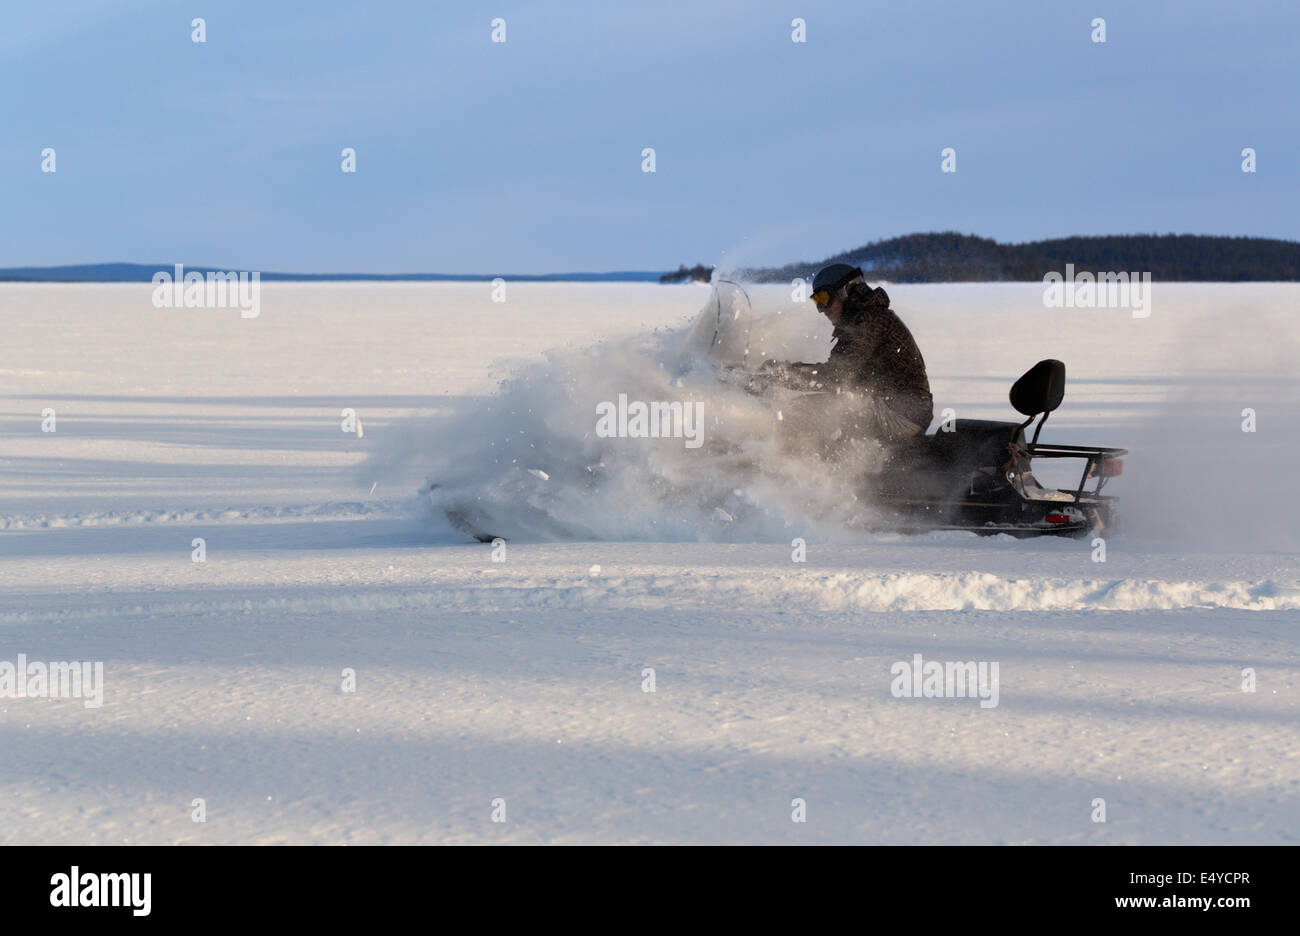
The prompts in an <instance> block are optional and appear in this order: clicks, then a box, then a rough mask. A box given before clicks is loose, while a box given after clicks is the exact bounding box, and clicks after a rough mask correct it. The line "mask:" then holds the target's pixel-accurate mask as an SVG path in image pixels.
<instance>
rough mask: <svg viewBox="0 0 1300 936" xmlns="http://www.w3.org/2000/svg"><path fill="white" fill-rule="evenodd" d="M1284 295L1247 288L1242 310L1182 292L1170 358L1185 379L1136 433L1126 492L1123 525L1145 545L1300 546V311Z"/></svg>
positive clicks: (1259, 549)
mask: <svg viewBox="0 0 1300 936" xmlns="http://www.w3.org/2000/svg"><path fill="white" fill-rule="evenodd" d="M1165 288H1166V290H1169V287H1168V286H1166V287H1165ZM1274 288H1275V287H1269V286H1265V285H1264V284H1250V285H1243V286H1241V287H1240V288H1238V289H1236V290H1234V292H1233V293H1232V294H1231V295H1232V296H1233V299H1234V307H1233V308H1231V309H1230V310H1228V309H1223V308H1222V307H1221V306H1222V303H1223V299H1222V297H1221V296H1216V297H1213V298H1202V297H1200V296H1197V295H1191V296H1187V295H1182V294H1180V293H1178V292H1174V291H1173V290H1170V291H1171V292H1173V300H1174V301H1178V304H1179V305H1180V306H1181V308H1182V313H1183V314H1182V316H1181V318H1178V319H1176V320H1175V324H1173V325H1172V326H1171V327H1170V329H1169V331H1170V337H1169V338H1168V339H1166V343H1165V344H1164V345H1163V346H1162V347H1161V355H1162V357H1163V359H1164V361H1166V362H1167V363H1166V365H1165V366H1166V367H1170V368H1172V367H1177V368H1179V369H1180V370H1181V371H1182V374H1181V375H1179V376H1178V377H1176V378H1173V379H1172V380H1171V381H1170V382H1171V383H1173V385H1174V387H1175V392H1174V393H1173V394H1172V396H1171V398H1170V399H1168V400H1166V401H1165V402H1164V403H1163V404H1161V405H1160V406H1159V407H1158V409H1157V411H1156V412H1155V413H1154V414H1153V415H1152V417H1151V418H1150V419H1149V420H1147V421H1146V422H1145V424H1144V425H1142V426H1141V427H1140V428H1139V429H1138V430H1137V431H1135V432H1134V433H1133V434H1132V436H1131V441H1130V442H1129V443H1128V445H1127V447H1128V448H1129V449H1130V450H1131V452H1130V454H1129V455H1128V456H1127V457H1126V458H1125V471H1124V477H1122V478H1119V479H1117V480H1116V485H1115V488H1116V489H1115V493H1117V494H1119V495H1120V496H1121V498H1122V499H1121V502H1120V516H1121V529H1122V531H1123V532H1124V533H1125V534H1126V535H1128V536H1131V537H1132V538H1133V539H1134V540H1135V541H1139V542H1142V541H1146V542H1149V543H1150V544H1151V545H1152V546H1155V547H1168V546H1175V547H1177V548H1178V549H1179V550H1180V551H1185V552H1220V551H1232V552H1242V553H1268V552H1282V553H1293V552H1295V551H1296V550H1297V549H1298V548H1300V500H1297V498H1296V496H1295V491H1294V490H1293V488H1294V477H1295V466H1296V439H1297V438H1300V389H1298V386H1300V385H1297V382H1296V379H1295V377H1294V363H1293V362H1294V360H1295V356H1296V354H1297V352H1300V338H1298V337H1297V332H1296V330H1295V325H1294V311H1293V309H1294V306H1293V305H1288V304H1287V303H1285V302H1278V301H1277V300H1276V295H1277V294H1276V293H1275V292H1273V289H1274ZM1191 290H1192V287H1191V286H1188V287H1186V291H1187V292H1190V291H1191ZM1179 300H1180V301H1179ZM1172 304H1173V301H1171V302H1170V305H1172ZM1207 308H1208V310H1209V314H1206V312H1205V311H1202V310H1205V309H1207ZM1193 310H1194V311H1196V312H1199V313H1200V314H1198V315H1191V314H1189V313H1190V312H1191V311H1193ZM1171 318H1172V316H1171ZM1247 323H1248V324H1247ZM1121 481H1122V482H1125V483H1124V484H1123V485H1122V486H1121V485H1120V484H1119V482H1121Z"/></svg>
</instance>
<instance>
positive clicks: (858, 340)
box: [783, 283, 934, 432]
mask: <svg viewBox="0 0 1300 936" xmlns="http://www.w3.org/2000/svg"><path fill="white" fill-rule="evenodd" d="M831 336H832V337H833V338H834V339H835V344H834V345H833V346H832V347H831V353H830V357H829V359H827V361H826V363H824V364H789V365H786V371H785V375H784V380H783V382H785V383H787V384H789V385H790V386H794V387H798V388H801V389H825V390H832V389H833V390H841V391H843V390H847V391H852V392H857V393H862V394H865V395H868V396H870V397H871V398H872V399H873V400H874V402H875V403H876V404H878V405H881V406H884V407H886V408H888V409H889V410H892V411H893V412H895V413H897V414H899V415H901V416H903V417H904V418H906V419H907V420H908V421H910V422H913V423H915V424H916V425H918V426H920V430H919V431H920V432H924V431H925V429H926V427H927V426H929V425H930V420H931V419H933V418H934V398H933V397H932V396H931V395H930V381H929V379H928V378H927V377H926V375H925V360H924V359H923V358H922V357H921V350H920V348H918V347H917V346H916V340H915V339H914V338H912V333H911V332H910V331H908V330H907V326H906V325H904V324H903V321H902V319H900V318H899V317H898V316H897V315H896V314H895V313H894V312H893V310H891V309H890V308H889V294H888V293H886V292H885V291H884V290H883V289H880V288H876V289H872V288H871V287H870V286H868V285H867V284H866V283H858V284H855V285H854V286H852V287H851V288H850V290H849V294H848V295H847V296H846V297H845V299H844V316H843V317H842V318H841V319H840V324H839V325H837V326H835V331H834V332H832V333H831Z"/></svg>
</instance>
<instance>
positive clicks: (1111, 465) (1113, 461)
mask: <svg viewBox="0 0 1300 936" xmlns="http://www.w3.org/2000/svg"><path fill="white" fill-rule="evenodd" d="M1123 473H1124V459H1122V458H1107V459H1106V460H1105V461H1103V462H1102V463H1101V476H1102V477H1103V478H1118V477H1119V476H1120V475H1122V474H1123Z"/></svg>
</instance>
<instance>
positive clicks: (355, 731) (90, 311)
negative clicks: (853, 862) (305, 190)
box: [0, 284, 1300, 844]
mask: <svg viewBox="0 0 1300 936" xmlns="http://www.w3.org/2000/svg"><path fill="white" fill-rule="evenodd" d="M889 289H890V293H891V295H892V296H893V298H894V307H895V308H896V309H898V310H899V311H900V313H901V314H902V315H903V317H904V319H905V320H906V321H907V322H908V323H909V325H910V326H911V327H912V329H913V331H914V333H915V334H916V337H917V339H918V342H919V343H920V345H921V348H922V350H923V351H924V353H925V356H926V359H927V363H928V365H929V369H930V373H931V378H932V384H933V387H934V392H935V401H936V410H942V409H943V408H945V407H952V408H954V409H955V410H956V413H957V415H958V416H960V417H976V418H978V417H985V418H1012V413H1011V411H1010V408H1009V406H1008V405H1007V403H1006V392H1007V389H1008V387H1009V385H1010V383H1011V381H1012V380H1013V379H1014V378H1015V377H1016V376H1018V375H1019V374H1020V373H1021V372H1022V371H1023V370H1025V368H1027V367H1028V366H1029V365H1030V364H1032V363H1033V362H1034V361H1036V360H1038V359H1040V358H1045V357H1058V358H1061V359H1063V360H1065V361H1066V362H1067V364H1068V366H1069V375H1070V377H1069V385H1068V387H1067V390H1066V400H1065V404H1064V406H1063V407H1062V409H1061V410H1060V411H1059V412H1058V413H1056V414H1054V415H1053V416H1052V418H1051V419H1050V420H1049V422H1048V424H1047V428H1046V429H1045V430H1044V439H1045V440H1047V441H1056V442H1077V443H1084V444H1088V443H1091V444H1108V445H1118V446H1125V447H1127V448H1129V449H1131V450H1132V454H1131V455H1130V456H1129V457H1128V458H1127V459H1126V460H1125V473H1124V475H1123V476H1122V477H1120V478H1118V479H1116V480H1115V481H1114V482H1113V487H1112V491H1113V493H1116V494H1118V495H1120V496H1121V497H1122V498H1123V501H1122V508H1123V516H1124V523H1125V526H1124V529H1123V530H1122V531H1121V532H1120V533H1118V534H1117V535H1114V536H1111V537H1109V538H1108V539H1107V542H1106V560H1105V562H1096V561H1094V555H1095V550H1094V547H1093V546H1092V544H1091V543H1090V542H1089V541H1087V540H1082V541H1074V540H1070V541H1032V540H1031V541H1019V540H1012V539H1009V538H1005V537H993V538H979V537H975V536H973V535H969V534H961V533H944V534H930V535H925V536H917V537H903V536H889V535H880V534H875V535H869V534H843V533H837V532H836V531H835V529H834V527H833V524H831V523H829V522H824V521H826V517H827V516H832V515H831V514H825V515H823V517H822V520H821V521H817V522H814V520H813V519H809V520H808V521H807V522H806V523H803V522H801V520H800V519H799V514H798V507H799V503H804V502H807V501H803V502H800V501H798V499H797V498H794V499H791V498H783V497H782V491H781V484H780V483H775V482H771V481H769V482H768V483H767V486H766V488H764V487H763V486H762V485H760V484H757V483H756V484H755V486H754V488H753V491H750V490H749V489H746V490H745V491H743V492H742V494H743V495H744V496H745V497H748V498H749V501H748V503H749V505H750V506H751V507H752V508H753V512H754V517H753V518H751V519H750V520H748V521H747V520H746V519H745V518H742V517H740V516H739V515H737V516H736V517H735V518H734V523H728V522H727V521H726V520H725V519H723V520H720V519H719V518H718V515H717V514H716V513H711V512H709V511H706V510H703V509H700V510H698V511H697V513H698V515H696V514H694V513H692V512H691V511H692V510H695V509H696V508H697V507H698V506H699V505H695V504H691V503H687V502H682V501H675V502H673V503H672V504H671V505H669V506H668V507H665V506H664V505H663V504H660V503H658V502H656V501H655V500H653V499H651V498H649V496H648V495H647V494H645V493H644V491H643V490H642V487H643V486H644V485H646V484H648V483H649V481H650V480H652V478H651V476H652V475H654V474H655V472H658V473H659V475H663V474H664V473H665V472H669V473H672V472H676V474H675V475H674V478H675V479H676V480H677V481H678V482H681V481H682V478H683V477H686V478H687V480H689V475H682V474H681V472H683V471H685V472H689V470H690V462H689V453H687V452H686V451H685V450H684V449H682V450H680V451H678V450H674V454H673V455H672V458H671V459H670V460H659V459H660V456H658V455H656V456H653V457H651V456H645V455H643V453H642V452H641V450H632V451H635V452H636V453H637V454H635V455H634V456H633V457H632V458H630V459H627V460H626V461H625V462H623V463H617V464H615V463H613V462H612V463H611V464H614V465H615V468H616V469H617V470H618V471H619V473H618V474H617V475H616V476H615V480H616V481H617V482H618V483H617V484H614V485H612V486H611V487H610V489H609V491H608V493H605V494H602V495H601V496H600V497H599V498H598V499H596V500H594V501H588V502H587V503H586V506H585V510H586V513H585V515H584V516H583V518H582V519H583V521H584V524H585V525H586V527H587V528H588V529H591V528H593V527H594V528H596V529H597V531H598V532H599V533H600V534H601V535H603V536H606V537H611V538H610V539H604V540H589V541H582V540H580V541H569V542H549V543H548V542H529V541H518V542H511V543H509V544H507V546H506V547H505V556H504V561H501V562H496V561H493V547H491V546H488V545H480V544H477V543H472V542H469V541H468V540H467V539H466V538H465V537H464V536H462V535H460V534H458V533H456V532H455V531H454V530H451V529H449V528H448V527H447V526H446V524H445V523H439V522H435V523H433V524H430V523H429V522H428V521H427V519H426V518H425V517H423V516H422V515H421V513H420V511H419V510H418V505H417V499H416V497H415V491H416V488H417V486H418V484H419V482H420V481H421V480H422V479H423V478H422V475H421V472H423V471H424V470H425V468H426V467H427V464H429V463H433V464H437V463H439V460H441V464H442V465H443V466H444V470H448V469H447V466H451V467H452V468H456V469H459V470H460V471H461V474H462V475H464V476H465V477H464V478H463V479H462V483H465V484H472V483H473V481H474V479H475V477H476V476H479V475H483V476H484V483H485V484H486V483H489V482H490V480H491V479H489V478H487V477H486V475H487V473H488V472H489V469H490V468H491V467H492V466H494V465H496V464H497V462H499V461H502V460H501V459H498V460H496V461H492V460H482V461H480V460H478V458H479V456H477V455H476V454H475V453H476V452H480V451H483V450H484V446H487V447H489V448H491V447H492V446H493V445H494V444H500V445H504V444H505V443H506V442H507V441H508V440H506V439H505V438H504V434H505V433H506V432H507V431H508V432H511V433H514V432H515V429H514V427H515V426H516V425H519V426H520V427H521V428H520V429H519V430H518V431H519V432H521V433H525V432H526V433H528V434H527V435H525V436H523V437H524V438H528V439H531V440H532V441H530V442H529V443H528V445H540V444H542V440H541V436H542V435H545V434H547V433H551V438H553V439H554V440H558V441H557V442H555V444H554V450H553V451H550V452H545V451H543V452H541V454H539V455H538V460H539V464H537V465H532V464H526V463H524V464H520V465H519V466H518V467H519V468H521V469H527V468H539V469H540V468H545V467H546V464H543V463H541V462H545V460H546V459H547V458H554V457H557V454H556V453H557V452H558V451H559V450H560V449H561V448H563V444H565V440H566V439H569V438H570V437H571V435H572V433H574V432H575V427H578V428H579V429H580V428H581V426H582V425H584V422H583V421H584V420H588V421H592V422H594V413H589V412H586V411H584V412H578V413H566V412H564V411H563V408H564V406H565V405H567V404H568V403H572V402H573V401H574V400H578V399H581V398H582V397H583V394H587V393H591V392H603V391H604V390H606V389H607V390H608V393H609V396H608V398H609V399H613V398H614V397H615V396H616V394H617V393H619V392H620V391H626V390H627V389H628V386H633V387H635V386H642V387H643V388H644V387H645V382H646V381H649V382H650V383H653V382H654V381H655V380H657V379H659V378H658V377H656V376H655V374H654V368H655V367H656V366H657V363H661V362H656V361H654V360H653V356H654V353H655V350H654V349H655V348H656V347H658V348H669V347H672V346H673V344H674V342H677V341H679V339H680V337H681V335H682V334H684V329H685V328H686V327H687V326H688V325H689V323H690V321H691V319H692V317H693V314H694V313H695V311H696V310H698V309H699V308H700V307H701V306H702V305H703V303H704V301H705V299H706V297H707V288H705V287H699V286H695V287H690V286H682V287H660V286H654V285H572V284H511V285H510V286H509V293H508V301H506V302H504V303H494V302H493V301H492V298H491V287H490V285H488V284H437V285H411V284H401V285H389V284H384V285H379V284H333V285H301V284H267V285H264V286H263V287H262V301H261V314H260V316H259V317H258V318H256V319H242V318H241V317H240V315H239V312H238V311H237V310H218V309H189V310H171V309H156V308H154V307H153V305H152V304H151V302H150V291H151V290H150V287H148V286H147V285H146V286H137V285H111V286H110V285H85V286H67V285H64V286H54V285H50V286H45V285H40V286H37V285H13V284H9V285H0V326H2V327H3V335H4V341H3V343H2V344H0V665H2V664H3V663H4V662H5V661H9V662H10V663H16V662H17V659H18V655H19V654H25V656H26V658H27V659H28V660H37V661H102V662H103V664H104V685H103V704H102V706H100V707H98V708H93V707H92V708H88V707H86V706H85V704H84V703H83V701H81V700H77V699H56V700H50V699H40V698H0V738H2V739H3V749H4V752H5V756H4V757H3V759H0V842H2V843H20V842H27V843H81V842H92V843H99V842H102V843H117V842H133V843H136V842H180V843H209V842H211V843H263V842H308V843H370V842H418V843H436V842H449V843H454V842H486V843H490V842H789V843H796V842H861V843H903V842H924V843H942V842H965V843H982V842H1008V843H1012V842H1059V843H1087V844H1101V843H1155V842H1175V843H1178V842H1185V843H1198V842H1242V843H1251V842H1292V843H1294V842H1295V841H1296V840H1297V838H1300V579H1298V576H1300V545H1298V544H1300V534H1298V533H1297V531H1300V508H1298V507H1297V498H1296V497H1295V495H1294V492H1293V490H1292V486H1293V478H1294V470H1295V464H1296V454H1297V452H1296V446H1297V439H1300V434H1298V432H1300V395H1298V394H1297V383H1296V379H1295V363H1294V362H1295V360H1296V359H1297V353H1298V352H1300V338H1298V336H1300V327H1297V324H1296V318H1295V316H1296V312H1297V309H1298V308H1300V288H1298V287H1296V286H1294V285H1270V284H1254V285H1212V286H1204V285H1196V286H1192V285H1159V284H1157V285H1156V287H1155V294H1154V299H1153V304H1152V313H1151V315H1150V317H1149V318H1146V319H1134V318H1133V317H1132V316H1131V315H1130V313H1129V312H1127V311H1124V310H1077V309H1047V308H1044V306H1043V303H1042V301H1041V293H1042V288H1041V287H1040V286H1034V285H997V286H911V287H905V286H891V287H889ZM784 314H785V315H787V316H791V317H792V318H791V320H792V321H794V322H795V324H796V327H795V331H796V332H798V333H799V335H801V336H802V337H803V338H804V339H805V340H806V341H807V343H809V344H810V345H812V346H816V345H818V343H821V344H823V345H824V342H825V340H826V336H825V326H823V325H822V324H821V322H820V320H819V319H818V318H817V316H816V315H815V314H814V313H812V312H810V311H809V310H808V309H807V307H805V308H804V309H803V310H802V311H798V310H786V312H785V313H784ZM800 316H802V317H800ZM656 329H657V330H658V332H657V334H656V333H655V330H656ZM646 335H650V336H651V338H650V339H648V340H647V341H646V342H642V343H640V344H638V343H636V342H634V341H632V340H631V339H634V338H635V337H636V336H646ZM598 341H603V342H604V343H603V344H602V345H601V346H600V347H599V348H597V349H596V350H583V349H586V348H588V347H589V346H591V345H593V344H595V343H596V342H598ZM552 348H562V349H564V350H562V351H561V352H560V353H558V354H557V355H553V356H551V357H550V358H549V359H545V360H544V359H543V352H545V351H547V350H548V349H552ZM638 355H639V357H638ZM647 355H649V357H647ZM638 362H639V363H638ZM641 365H645V366H644V367H643V368H642V370H643V371H644V372H638V373H633V371H636V370H637V369H638V367H640V366H641ZM512 374H515V375H517V379H515V380H514V381H513V382H512V383H509V384H508V385H507V386H506V387H505V388H504V389H502V390H500V391H499V390H498V383H499V381H500V380H501V379H502V378H506V377H509V376H511V375H512ZM619 374H625V375H628V376H627V386H624V385H623V384H620V383H619V379H620V378H618V376H617V375H619ZM638 381H640V382H641V383H640V384H638V383H637V382H638ZM663 381H664V385H666V383H667V375H666V373H665V375H663ZM561 386H562V387H563V388H564V392H557V391H555V388H557V387H561ZM494 394H496V396H494ZM1247 408H1249V409H1252V410H1254V412H1255V419H1256V428H1257V431H1255V432H1253V433H1248V432H1243V431H1242V422H1243V415H1242V411H1243V410H1245V409H1247ZM47 409H52V410H54V412H55V420H56V421H55V424H54V427H53V428H54V429H55V431H53V432H44V431H42V422H43V416H42V413H43V411H44V410H47ZM344 409H353V410H355V412H356V413H357V415H358V416H359V418H360V420H361V425H362V427H363V430H364V433H363V434H362V435H360V437H358V435H357V434H355V433H345V432H343V431H342V429H341V423H342V421H343V417H342V411H343V410H344ZM503 410H505V411H507V412H503ZM47 426H48V422H47ZM475 427H477V435H475V432H476V428H475ZM449 428H450V429H454V431H455V432H456V435H455V436H454V437H449V436H447V435H446V434H445V433H446V432H447V431H449ZM764 431H766V430H764ZM579 438H580V436H579ZM617 441H618V442H622V443H629V442H632V441H633V440H617ZM512 444H515V443H512ZM575 444H576V443H575ZM498 451H500V450H498ZM710 472H711V474H710V477H709V480H710V481H711V482H712V483H722V484H724V486H730V485H731V484H732V479H731V478H729V477H722V478H719V477H717V472H716V471H715V470H713V469H710ZM808 472H809V473H810V474H814V475H815V469H812V468H809V469H808ZM657 476H658V475H656V477H657ZM778 480H779V479H778ZM814 480H815V478H814ZM736 483H737V484H739V483H740V482H736ZM808 483H809V482H808V479H807V478H804V477H801V476H799V475H798V474H797V473H794V474H792V475H791V477H790V480H789V485H790V486H791V487H792V488H795V489H798V490H799V491H801V492H802V493H801V495H800V496H803V495H807V497H809V498H814V494H815V493H816V492H815V491H814V490H813V489H812V488H807V487H806V485H807V484H808ZM755 492H756V493H755ZM742 494H737V495H736V496H737V497H741V496H742ZM814 499H815V498H814ZM570 506H572V507H573V509H575V510H576V509H578V505H577V504H576V502H575V503H574V504H571V505H570ZM670 515H671V517H670ZM656 517H658V518H660V519H662V520H663V523H662V524H661V525H655V523H654V522H653V521H654V520H655V518H656ZM669 519H671V521H672V522H671V523H669V522H668V520H669ZM795 537H801V538H804V539H805V540H806V542H807V554H806V562H802V563H798V562H794V561H792V551H793V550H792V546H791V541H792V539H794V538H795ZM195 538H202V539H203V540H204V542H205V548H206V558H205V561H203V562H195V561H193V552H194V548H195V547H194V546H193V541H194V540H195ZM915 654H922V655H923V658H924V659H925V660H935V661H949V662H956V661H978V662H984V663H997V664H998V672H999V684H998V696H997V701H998V704H997V705H996V706H995V707H985V706H981V705H980V702H979V700H978V699H974V698H963V699H939V698H896V697H895V696H894V695H893V694H892V693H891V685H892V684H893V683H894V681H895V676H894V675H893V674H891V666H893V664H895V663H897V662H905V663H908V664H910V663H911V661H912V660H913V657H914V655H915ZM346 669H350V670H353V671H354V672H355V682H356V686H355V692H348V691H344V688H343V682H344V675H343V674H344V670H346ZM649 669H653V680H654V690H655V691H653V692H647V691H644V688H645V687H646V685H647V680H648V679H649V675H648V674H647V673H646V672H645V671H646V670H649ZM1246 669H1252V670H1253V671H1254V678H1255V680H1256V691H1254V692H1244V691H1242V687H1243V670H1246ZM498 798H499V799H500V800H503V801H504V819H505V821H504V822H496V821H493V819H494V811H495V812H496V818H501V809H502V807H501V804H500V803H497V804H495V805H494V800H497V799H498ZM796 798H798V799H801V800H802V801H803V802H804V804H805V809H806V819H807V821H806V822H793V821H792V819H791V816H792V811H793V810H794V809H795V807H794V806H793V805H792V801H794V800H795V799H796ZM195 799H202V800H204V807H205V809H206V822H203V823H196V822H194V821H192V813H193V811H194V810H195V806H194V800H195ZM1098 799H1104V801H1105V818H1106V821H1105V822H1096V821H1094V816H1096V815H1098V813H1097V810H1098V806H1097V805H1096V803H1095V802H1094V801H1096V800H1098Z"/></svg>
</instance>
